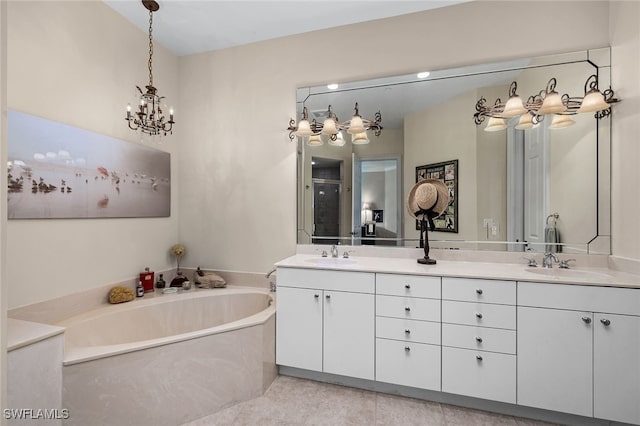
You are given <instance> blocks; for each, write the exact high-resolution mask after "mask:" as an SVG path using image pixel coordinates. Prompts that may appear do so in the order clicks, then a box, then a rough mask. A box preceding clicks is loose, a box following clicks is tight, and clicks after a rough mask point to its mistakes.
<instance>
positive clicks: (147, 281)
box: [140, 267, 154, 292]
mask: <svg viewBox="0 0 640 426" xmlns="http://www.w3.org/2000/svg"><path fill="white" fill-rule="evenodd" d="M153 275H154V273H153V272H152V271H150V270H149V267H146V268H144V272H141V273H140V281H142V288H143V289H144V291H145V292H147V291H153Z"/></svg>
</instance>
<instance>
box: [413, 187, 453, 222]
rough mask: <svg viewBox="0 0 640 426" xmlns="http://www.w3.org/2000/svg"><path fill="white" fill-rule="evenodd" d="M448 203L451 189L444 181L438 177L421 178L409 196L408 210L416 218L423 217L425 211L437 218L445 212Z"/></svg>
mask: <svg viewBox="0 0 640 426" xmlns="http://www.w3.org/2000/svg"><path fill="white" fill-rule="evenodd" d="M448 205H449V191H448V190H447V187H446V186H445V184H444V183H442V182H441V181H439V180H436V179H422V180H420V181H419V182H418V183H416V184H415V185H413V188H411V190H410V191H409V195H408V196H407V210H408V211H409V214H410V215H411V216H413V217H415V218H416V219H423V215H424V214H425V213H427V215H428V216H430V217H431V218H436V217H438V216H440V215H441V214H442V213H444V211H445V210H446V208H447V206H448ZM424 219H426V217H424Z"/></svg>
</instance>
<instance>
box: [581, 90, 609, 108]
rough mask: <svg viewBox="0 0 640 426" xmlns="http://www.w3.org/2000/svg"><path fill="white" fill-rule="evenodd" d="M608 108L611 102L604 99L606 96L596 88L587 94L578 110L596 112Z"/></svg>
mask: <svg viewBox="0 0 640 426" xmlns="http://www.w3.org/2000/svg"><path fill="white" fill-rule="evenodd" d="M607 108H609V104H608V103H607V102H606V101H605V100H604V96H603V95H602V93H600V92H598V91H597V90H595V91H591V92H589V93H587V94H586V96H585V97H584V99H583V100H582V103H581V104H580V108H578V112H596V111H602V110H604V109H607Z"/></svg>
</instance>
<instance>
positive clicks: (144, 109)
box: [126, 0, 175, 136]
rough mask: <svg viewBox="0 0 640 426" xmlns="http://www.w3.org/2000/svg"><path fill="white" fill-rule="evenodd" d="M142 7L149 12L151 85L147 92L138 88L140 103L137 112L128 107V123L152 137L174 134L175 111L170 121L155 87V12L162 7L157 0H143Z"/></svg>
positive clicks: (148, 86)
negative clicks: (153, 60)
mask: <svg viewBox="0 0 640 426" xmlns="http://www.w3.org/2000/svg"><path fill="white" fill-rule="evenodd" d="M142 5H143V6H144V7H145V8H146V9H147V10H148V11H149V60H148V61H147V66H148V69H149V84H148V85H147V86H145V88H146V89H147V90H146V92H143V91H142V89H140V86H136V88H137V89H138V92H140V102H139V103H138V106H137V108H136V111H135V112H133V111H131V105H130V104H129V105H127V117H126V120H127V123H128V124H129V128H130V129H131V130H136V131H137V130H140V131H141V132H142V133H146V134H148V135H151V136H156V135H164V136H166V135H167V133H170V134H171V133H173V125H174V124H175V121H173V109H169V119H168V120H167V118H166V116H165V115H164V109H165V108H166V107H165V105H164V103H163V102H164V101H163V100H164V96H160V95H159V94H158V89H156V88H155V87H154V85H153V65H152V59H153V35H152V31H153V12H157V11H158V9H160V5H159V4H158V2H156V1H155V0H142Z"/></svg>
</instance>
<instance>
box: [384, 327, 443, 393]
mask: <svg viewBox="0 0 640 426" xmlns="http://www.w3.org/2000/svg"><path fill="white" fill-rule="evenodd" d="M440 356H441V355H440V346H437V345H425V344H422V343H414V342H403V341H398V340H389V339H377V341H376V381H378V382H385V383H394V384H397V385H403V386H411V387H414V388H420V389H430V390H435V391H439V390H440Z"/></svg>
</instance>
